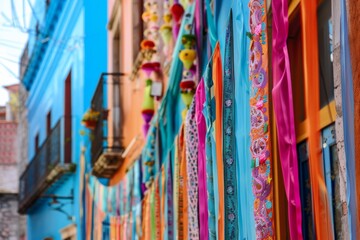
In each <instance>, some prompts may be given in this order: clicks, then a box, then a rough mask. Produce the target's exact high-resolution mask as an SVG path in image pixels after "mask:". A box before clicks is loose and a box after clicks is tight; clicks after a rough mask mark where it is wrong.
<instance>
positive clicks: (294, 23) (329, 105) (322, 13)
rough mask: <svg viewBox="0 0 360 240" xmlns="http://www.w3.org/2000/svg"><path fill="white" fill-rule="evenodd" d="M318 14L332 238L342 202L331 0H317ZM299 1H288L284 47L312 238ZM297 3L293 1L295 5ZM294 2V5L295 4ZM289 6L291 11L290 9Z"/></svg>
mask: <svg viewBox="0 0 360 240" xmlns="http://www.w3.org/2000/svg"><path fill="white" fill-rule="evenodd" d="M319 2H321V4H319V5H318V9H317V16H318V19H317V20H318V22H317V26H318V51H319V52H318V53H319V78H318V79H319V80H318V81H319V87H320V92H319V95H320V99H319V101H320V109H319V116H320V119H319V120H320V122H319V124H320V129H321V137H322V144H323V145H322V146H323V147H322V157H323V158H322V160H323V168H324V179H325V182H326V187H327V190H328V197H329V202H330V205H331V214H332V220H333V230H334V233H335V236H336V239H341V238H342V236H337V234H339V233H340V232H341V216H342V205H341V202H340V196H339V195H340V190H339V181H340V180H339V177H338V175H339V174H338V173H339V163H338V158H337V146H336V140H335V131H334V122H335V116H336V114H335V103H334V78H333V55H332V52H333V45H332V22H331V0H323V1H319ZM299 3H300V1H291V2H290V4H289V13H290V16H289V38H288V51H289V59H290V68H291V78H292V87H293V89H292V91H293V101H294V102H293V103H294V111H295V112H294V114H295V124H296V135H297V143H298V145H297V150H298V160H299V183H300V195H301V203H302V214H303V226H302V227H303V236H304V239H315V227H314V216H313V214H314V213H313V209H312V190H311V182H310V171H309V167H310V166H309V165H310V164H311V163H310V162H309V158H308V149H307V148H308V146H307V138H308V134H309V133H308V132H307V131H308V130H307V127H306V125H307V118H308V116H306V112H305V91H304V90H305V85H304V63H303V49H302V46H303V42H302V36H301V27H300V24H301V17H300V5H299ZM296 4H297V5H296ZM295 5H296V6H295ZM290 10H291V11H290Z"/></svg>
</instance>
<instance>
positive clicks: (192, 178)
mask: <svg viewBox="0 0 360 240" xmlns="http://www.w3.org/2000/svg"><path fill="white" fill-rule="evenodd" d="M195 118H196V117H195V99H193V102H192V103H191V105H190V108H189V111H188V113H187V116H186V119H185V129H184V130H185V141H186V170H187V171H186V173H187V177H188V181H187V193H188V196H187V197H188V208H187V211H188V226H189V227H188V237H187V239H194V240H196V239H199V214H198V203H199V199H198V197H199V194H198V143H199V139H198V132H197V124H196V119H195Z"/></svg>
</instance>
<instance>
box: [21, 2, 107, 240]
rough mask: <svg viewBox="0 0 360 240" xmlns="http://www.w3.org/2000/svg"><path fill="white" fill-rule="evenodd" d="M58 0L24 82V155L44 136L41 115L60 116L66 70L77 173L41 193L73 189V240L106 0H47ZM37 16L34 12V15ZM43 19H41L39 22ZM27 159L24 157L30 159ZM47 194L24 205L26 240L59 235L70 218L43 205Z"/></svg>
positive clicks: (41, 13)
mask: <svg viewBox="0 0 360 240" xmlns="http://www.w3.org/2000/svg"><path fill="white" fill-rule="evenodd" d="M56 1H63V3H64V5H63V8H62V10H61V13H60V14H59V16H58V21H57V24H56V25H55V26H54V29H53V32H52V35H51V36H50V40H49V41H48V42H47V44H48V45H47V48H46V50H45V51H43V52H41V54H43V56H42V60H41V62H40V65H39V68H38V69H37V70H36V71H35V75H34V77H33V78H32V79H31V81H29V79H25V81H28V82H31V85H29V86H28V89H29V98H28V101H27V107H28V122H29V134H28V135H29V157H30V160H31V159H32V158H33V156H34V155H35V152H34V148H35V146H34V144H35V141H34V140H35V136H36V135H37V134H38V133H39V137H40V145H41V144H42V142H43V141H44V140H45V138H46V115H47V113H48V112H49V111H51V115H52V116H51V118H52V119H51V125H52V127H53V126H55V124H56V123H57V121H58V120H59V119H61V117H62V116H63V115H64V91H65V90H64V87H65V79H66V77H67V75H68V74H69V72H71V78H72V86H71V87H72V93H71V94H72V161H73V163H75V164H76V165H77V169H76V172H75V173H74V174H71V175H69V176H66V177H63V178H62V179H60V180H59V181H58V182H57V183H56V184H55V185H54V186H53V187H51V188H50V189H48V190H47V192H46V193H45V194H55V195H58V196H69V195H70V193H71V191H72V190H73V191H74V200H73V202H71V201H68V200H64V201H61V202H64V203H67V204H66V206H65V207H64V210H65V211H67V212H68V213H69V214H71V215H72V216H74V223H75V224H76V225H77V233H78V236H77V237H78V239H84V238H83V237H82V236H81V227H82V226H81V224H82V221H81V218H80V202H81V193H80V188H79V186H80V184H79V183H80V174H79V173H80V169H79V160H80V149H81V146H84V145H85V142H87V141H88V140H87V139H85V138H86V136H85V137H83V136H81V135H80V130H82V129H83V127H82V126H81V118H82V116H83V114H84V113H85V111H86V110H87V108H88V107H89V106H90V101H91V98H92V95H93V92H94V90H95V87H96V85H97V82H98V78H99V76H100V73H101V72H105V71H106V69H107V32H106V22H107V1H103V0H91V1H88V0H84V1H83V0H77V1H72V0H52V1H51V4H53V3H54V2H56ZM44 3H45V1H44V0H37V1H36V3H35V5H34V9H35V11H36V12H35V14H33V19H32V21H31V27H30V28H31V29H35V26H36V22H37V19H38V20H40V22H41V21H43V20H44V19H45V4H44ZM35 15H36V17H35ZM46 24H47V23H46V22H41V23H40V31H41V27H43V26H45V25H46ZM39 41H41V39H39V38H38V39H36V37H35V34H34V33H30V37H29V49H30V52H31V54H34V53H35V52H36V50H37V48H35V47H34V46H35V43H36V42H39ZM30 160H29V161H30ZM49 201H50V200H49V199H47V200H46V199H39V200H37V202H36V203H35V204H34V205H33V206H32V208H31V209H29V210H28V223H27V224H28V228H27V230H28V239H30V240H41V239H44V238H46V237H52V238H53V239H54V240H60V239H61V236H60V230H61V229H62V228H64V227H66V226H68V225H70V224H72V221H71V220H69V219H67V217H66V215H65V214H62V213H60V212H57V211H54V210H53V209H52V208H51V207H49V206H48V202H49Z"/></svg>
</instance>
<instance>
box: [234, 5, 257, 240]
mask: <svg viewBox="0 0 360 240" xmlns="http://www.w3.org/2000/svg"><path fill="white" fill-rule="evenodd" d="M248 3H249V1H248V0H241V1H236V2H234V4H233V22H234V36H237V37H235V38H234V64H235V66H234V74H235V129H236V131H235V139H236V141H235V142H236V158H235V159H236V160H235V161H236V162H237V163H238V164H237V167H238V176H239V179H241V181H238V197H239V219H240V220H239V234H240V239H255V228H254V226H255V220H254V213H253V202H254V195H253V193H252V176H251V171H249V169H251V154H250V152H249V149H250V136H249V133H250V81H249V80H248V79H249V60H248V58H249V49H250V39H249V38H248V37H247V33H248V32H250V26H249V14H250V11H249V7H248Z"/></svg>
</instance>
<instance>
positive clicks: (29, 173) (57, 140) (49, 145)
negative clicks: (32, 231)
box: [19, 117, 75, 214]
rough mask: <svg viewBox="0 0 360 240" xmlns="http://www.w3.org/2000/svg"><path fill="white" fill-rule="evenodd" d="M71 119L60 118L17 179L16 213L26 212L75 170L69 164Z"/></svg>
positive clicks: (72, 165)
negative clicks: (17, 211)
mask: <svg viewBox="0 0 360 240" xmlns="http://www.w3.org/2000/svg"><path fill="white" fill-rule="evenodd" d="M71 120H72V119H71V118H65V117H64V118H61V119H60V120H59V121H58V122H57V124H56V125H55V127H54V128H53V129H52V130H51V132H50V134H49V136H48V137H47V138H46V140H45V142H44V143H43V144H42V145H41V146H40V148H39V150H38V152H37V153H36V155H35V156H34V158H33V159H32V160H31V162H30V163H29V165H28V166H27V168H26V169H25V171H24V172H23V174H22V175H21V177H20V187H19V213H21V214H25V213H26V211H27V210H28V209H29V208H30V207H31V206H32V205H33V204H34V203H35V201H36V200H37V199H38V198H40V197H41V195H42V194H43V193H44V192H45V191H46V190H47V189H48V188H49V187H50V186H52V185H53V184H55V182H56V180H58V179H59V178H61V177H62V176H64V175H67V174H68V173H72V172H74V171H75V165H74V164H72V163H71V162H72V161H71V130H70V129H71Z"/></svg>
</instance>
